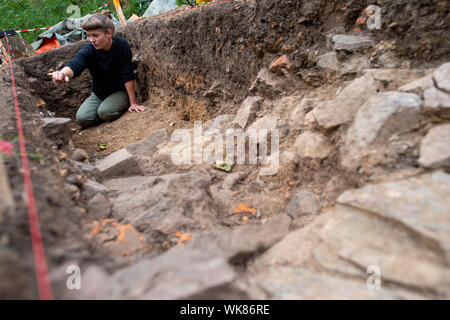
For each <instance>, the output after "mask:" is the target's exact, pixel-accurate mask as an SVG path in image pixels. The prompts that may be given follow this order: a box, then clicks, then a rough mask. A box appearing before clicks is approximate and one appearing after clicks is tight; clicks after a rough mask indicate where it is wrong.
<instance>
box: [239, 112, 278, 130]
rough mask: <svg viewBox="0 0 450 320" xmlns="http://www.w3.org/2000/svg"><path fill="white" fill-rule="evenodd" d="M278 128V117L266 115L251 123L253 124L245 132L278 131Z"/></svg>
mask: <svg viewBox="0 0 450 320" xmlns="http://www.w3.org/2000/svg"><path fill="white" fill-rule="evenodd" d="M280 127H281V125H280V121H279V119H278V117H275V116H273V115H271V114H268V115H266V116H264V117H262V118H259V119H258V120H256V121H255V122H253V124H252V125H251V126H250V127H248V129H247V131H254V132H256V131H257V130H261V129H266V130H271V129H278V128H280Z"/></svg>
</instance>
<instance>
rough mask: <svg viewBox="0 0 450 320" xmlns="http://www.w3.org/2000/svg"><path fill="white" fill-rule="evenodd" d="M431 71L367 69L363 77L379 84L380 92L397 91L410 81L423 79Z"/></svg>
mask: <svg viewBox="0 0 450 320" xmlns="http://www.w3.org/2000/svg"><path fill="white" fill-rule="evenodd" d="M430 72H431V70H416V69H367V70H364V75H371V76H372V77H373V78H374V79H375V81H378V82H379V83H380V86H379V90H380V91H397V90H399V88H400V87H402V86H404V85H407V84H408V83H411V82H412V81H415V80H418V79H420V78H423V77H424V76H426V75H427V74H429V73H430Z"/></svg>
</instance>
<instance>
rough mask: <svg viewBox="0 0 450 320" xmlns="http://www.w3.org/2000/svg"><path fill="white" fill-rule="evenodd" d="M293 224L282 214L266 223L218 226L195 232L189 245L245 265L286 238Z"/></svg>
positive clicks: (188, 246) (187, 246) (187, 245)
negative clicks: (223, 227)
mask: <svg viewBox="0 0 450 320" xmlns="http://www.w3.org/2000/svg"><path fill="white" fill-rule="evenodd" d="M290 223H291V219H290V218H289V217H287V216H285V215H280V216H275V217H272V219H270V220H269V221H268V222H267V223H265V224H248V225H242V226H238V227H235V228H233V230H231V231H230V230H224V229H218V228H216V229H212V230H208V231H204V232H201V233H196V234H194V236H193V238H192V240H191V241H189V242H188V243H187V244H186V248H190V249H196V250H201V251H213V252H217V253H219V254H221V255H222V257H224V259H226V260H227V261H230V262H232V263H233V264H242V263H245V262H246V260H247V259H249V258H251V257H252V256H255V255H257V254H259V253H261V252H263V251H265V250H267V249H268V248H270V247H271V246H273V245H274V244H275V243H277V242H278V241H280V240H281V239H283V237H284V236H285V235H286V234H287V233H288V232H289V226H290Z"/></svg>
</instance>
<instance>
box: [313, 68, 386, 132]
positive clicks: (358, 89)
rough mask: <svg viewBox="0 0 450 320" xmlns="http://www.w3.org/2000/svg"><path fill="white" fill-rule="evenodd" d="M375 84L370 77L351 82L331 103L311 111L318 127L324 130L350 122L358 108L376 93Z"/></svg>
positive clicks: (366, 76)
mask: <svg viewBox="0 0 450 320" xmlns="http://www.w3.org/2000/svg"><path fill="white" fill-rule="evenodd" d="M377 87H378V84H377V82H376V81H375V80H374V79H373V77H372V76H371V75H364V76H363V77H360V78H357V79H355V80H353V81H352V82H351V83H350V84H349V85H348V86H347V87H345V88H344V90H342V91H341V92H340V93H339V95H338V96H337V97H336V98H335V99H334V100H331V101H327V102H324V103H323V104H319V105H318V107H317V108H315V109H314V110H313V115H314V118H315V119H316V121H317V123H318V125H319V126H320V127H323V128H325V129H331V128H334V127H336V126H339V125H342V124H345V123H348V122H350V121H352V119H353V116H354V115H355V113H356V112H357V111H358V109H359V107H360V106H361V105H362V104H363V103H364V102H365V101H366V100H367V99H368V98H369V97H371V96H372V95H374V94H376V93H377Z"/></svg>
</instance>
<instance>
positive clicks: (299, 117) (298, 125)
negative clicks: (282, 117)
mask: <svg viewBox="0 0 450 320" xmlns="http://www.w3.org/2000/svg"><path fill="white" fill-rule="evenodd" d="M317 103H318V100H317V99H310V98H303V99H302V100H301V101H300V103H298V104H297V106H296V107H295V109H294V110H293V111H292V114H291V117H290V119H289V124H290V125H291V129H293V130H299V131H300V130H301V129H303V126H304V122H305V115H306V114H307V113H308V112H310V111H311V110H312V109H313V108H314V107H315V106H316V104H317Z"/></svg>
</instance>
